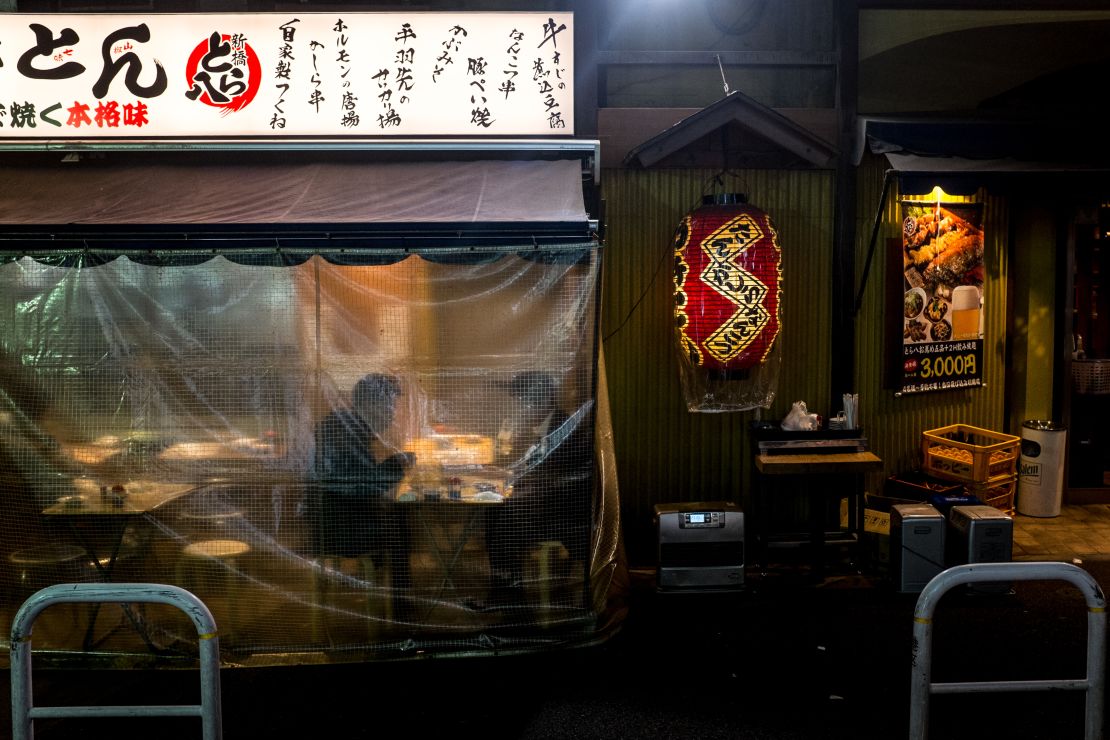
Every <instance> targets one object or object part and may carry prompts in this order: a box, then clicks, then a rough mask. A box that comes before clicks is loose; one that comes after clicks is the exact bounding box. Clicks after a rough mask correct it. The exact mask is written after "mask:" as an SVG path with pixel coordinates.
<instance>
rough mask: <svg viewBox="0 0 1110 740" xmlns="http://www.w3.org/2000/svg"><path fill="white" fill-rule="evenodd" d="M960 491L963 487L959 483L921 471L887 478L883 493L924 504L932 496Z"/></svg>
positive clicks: (912, 471)
mask: <svg viewBox="0 0 1110 740" xmlns="http://www.w3.org/2000/svg"><path fill="white" fill-rule="evenodd" d="M962 489H963V486H962V484H960V483H956V482H953V481H946V480H941V479H940V478H933V477H931V476H928V475H925V474H924V473H922V472H921V471H918V470H911V471H910V472H908V473H898V474H896V475H892V476H890V477H889V478H887V480H886V489H885V493H886V495H887V496H893V497H896V498H903V499H909V500H911V501H921V502H924V501H928V500H929V497H930V496H933V495H934V494H938V493H940V494H946V495H947V494H954V493H961V492H962Z"/></svg>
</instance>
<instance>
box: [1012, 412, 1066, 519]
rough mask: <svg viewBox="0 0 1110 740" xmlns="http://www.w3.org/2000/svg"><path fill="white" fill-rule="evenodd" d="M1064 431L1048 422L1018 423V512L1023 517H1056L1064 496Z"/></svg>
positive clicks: (1032, 420)
mask: <svg viewBox="0 0 1110 740" xmlns="http://www.w3.org/2000/svg"><path fill="white" fill-rule="evenodd" d="M1066 440H1067V430H1066V429H1065V428H1064V427H1063V426H1059V425H1057V424H1054V423H1052V422H1051V421H1041V420H1038V419H1030V420H1029V421H1026V422H1025V423H1023V424H1022V425H1021V459H1020V460H1019V461H1018V490H1017V511H1018V513H1019V514H1025V515H1026V516H1042V517H1050V516H1059V514H1060V504H1061V503H1062V501H1063V498H1064V449H1065V446H1066Z"/></svg>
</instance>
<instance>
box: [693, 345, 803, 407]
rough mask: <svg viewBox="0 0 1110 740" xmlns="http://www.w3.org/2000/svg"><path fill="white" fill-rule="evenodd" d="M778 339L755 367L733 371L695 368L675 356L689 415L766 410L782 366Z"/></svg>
mask: <svg viewBox="0 0 1110 740" xmlns="http://www.w3.org/2000/svg"><path fill="white" fill-rule="evenodd" d="M781 346H782V337H781V336H780V337H777V338H776V339H775V342H774V345H773V346H772V347H771V351H770V352H768V353H767V357H766V358H764V360H763V362H761V363H759V364H758V365H756V366H754V367H751V368H745V369H743V370H733V371H714V370H708V369H706V368H704V367H701V366H698V365H695V364H694V363H693V362H691V361H690V358H688V357H686V356H685V355H684V354H683V353H682V352H679V353H678V367H679V374H680V377H681V380H682V395H683V398H684V399H685V400H686V408H687V409H688V410H689V411H691V412H701V413H724V412H729V411H749V410H751V409H767V408H770V407H771V403H772V402H773V401H774V400H775V392H776V390H777V389H778V378H779V369H780V367H781V365H782V351H781Z"/></svg>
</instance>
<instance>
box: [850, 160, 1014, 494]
mask: <svg viewBox="0 0 1110 740" xmlns="http://www.w3.org/2000/svg"><path fill="white" fill-rule="evenodd" d="M885 164H886V160H885V159H884V158H880V157H877V156H868V157H866V158H865V159H864V161H863V163H862V165H861V167H860V169H859V171H858V183H859V185H858V191H857V192H858V207H857V234H858V235H859V238H858V241H857V250H856V283H855V284H856V285H857V286H858V285H859V280H860V279H861V274H862V271H863V266H864V261H865V259H866V256H867V248H868V242H869V239H870V236H871V230H872V226H873V222H874V218H875V212H876V209H877V208H878V207H879V198H880V196H881V193H882V183H883V172H884V166H885ZM927 195H928V194H927V193H925V194H920V193H908V194H906V195H905V197H907V198H920V197H922V196H927ZM901 197H903V196H902V195H901V194H900V193H899V192H898V183H897V180H895V181H894V182H893V183H892V185H891V190H890V193H889V195H888V197H887V202H886V206H885V208H884V210H883V216H882V227H881V230H880V233H879V237H878V243H877V245H876V251H875V258H874V263H873V264H872V267H871V277H870V280H869V281H868V284H867V286H866V291H865V292H864V300H863V305H862V308H861V310H860V313H859V316H857V317H856V348H855V352H856V380H857V390H858V393H859V395H860V417H861V419H862V423H863V426H864V429H865V431H866V434H867V437H868V439H869V440H870V444H871V449H872V450H873V451H874V452H875V454H877V455H878V456H879V457H881V458H882V459H883V461H884V463H885V474H886V475H890V474H892V473H896V472H902V471H906V470H910V469H912V468H914V467H917V466H918V465H920V463H921V450H920V448H921V433H922V432H923V431H925V430H927V429H935V428H937V427H941V426H945V425H948V424H956V423H963V424H972V425H974V426H977V427H982V428H985V429H992V430H995V431H1005V429H1004V427H1003V424H1004V420H1005V408H1006V406H1005V403H1006V389H1005V377H1006V370H1005V365H1004V357H1005V350H1006V341H1007V337H1006V310H1007V309H1006V301H1007V295H1006V279H1007V272H1008V265H1007V249H1006V239H1007V233H1008V224H1009V208H1008V204H1007V201H1006V199H1004V198H1000V197H997V196H991V195H989V194H987V193H986V191H985V190H983V189H980V191H979V193H978V194H977V195H976V196H973V197H968V198H957V197H952V198H948V199H949V200H954V201H979V202H982V203H983V204H984V205H983V230H984V254H985V257H984V259H985V266H986V277H985V282H984V285H983V303H984V311H985V313H986V316H985V319H984V332H985V342H984V348H983V365H984V367H983V383H984V387H980V388H967V389H961V390H949V391H937V392H932V393H920V394H910V395H905V396H901V397H896V396H895V393H894V391H893V390H892V389H885V388H883V387H882V380H883V363H884V361H885V360H886V354H885V353H886V352H888V351H894V352H897V351H898V347H899V346H900V343H901V339H900V337H896V338H894V339H893V342H894V344H893V345H891V344H890V343H889V342H887V341H885V340H886V338H885V337H884V336H883V291H884V288H883V284H882V283H883V273H884V263H885V258H886V255H885V253H884V249H885V247H886V240H887V238H899V239H900V238H901V230H900V227H901V222H902V217H901V211H900V205H899V199H900V198H901ZM900 258H901V256H900V255H899V259H900ZM869 484H870V485H871V486H872V490H875V491H876V492H881V491H880V490H878V488H879V486H881V484H882V479H881V477H880V476H877V475H876V476H874V477H873V478H872V480H870V481H869Z"/></svg>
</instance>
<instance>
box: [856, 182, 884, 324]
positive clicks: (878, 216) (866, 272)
mask: <svg viewBox="0 0 1110 740" xmlns="http://www.w3.org/2000/svg"><path fill="white" fill-rule="evenodd" d="M893 179H894V170H887V171H886V175H884V176H883V193H882V195H880V196H879V207H878V209H877V210H876V211H875V222H874V223H873V224H872V225H871V243H870V244H869V245H868V248H867V261H866V262H864V264H863V277H862V279H861V280H860V285H859V292H857V293H856V302H855V304H854V305H853V307H852V318H855V317H856V316H857V315H859V311H860V308H861V307H862V306H863V292H864V290H866V288H867V278H868V277H869V276H870V275H871V261H872V260H873V259H874V257H875V243H876V242H877V241H878V238H879V227H880V226H881V225H882V223H883V209H884V208H885V207H886V197H887V194H888V193H889V192H890V181H891V180H893Z"/></svg>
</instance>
